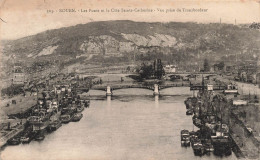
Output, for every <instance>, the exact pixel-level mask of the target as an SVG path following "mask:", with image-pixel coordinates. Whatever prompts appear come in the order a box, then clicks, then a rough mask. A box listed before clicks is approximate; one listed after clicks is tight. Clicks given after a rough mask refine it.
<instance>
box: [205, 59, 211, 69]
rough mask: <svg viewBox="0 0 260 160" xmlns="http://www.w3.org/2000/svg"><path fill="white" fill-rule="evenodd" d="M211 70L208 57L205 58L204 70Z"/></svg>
mask: <svg viewBox="0 0 260 160" xmlns="http://www.w3.org/2000/svg"><path fill="white" fill-rule="evenodd" d="M209 71H210V66H209V61H208V59H204V72H209Z"/></svg>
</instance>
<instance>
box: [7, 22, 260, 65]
mask: <svg viewBox="0 0 260 160" xmlns="http://www.w3.org/2000/svg"><path fill="white" fill-rule="evenodd" d="M2 47H3V54H4V56H5V57H7V59H10V57H14V56H13V55H15V58H16V59H17V60H22V61H23V62H25V61H26V62H27V65H29V64H31V65H33V64H34V63H35V62H37V63H38V62H43V61H47V62H48V64H49V63H51V64H53V63H58V64H59V65H63V66H64V65H65V66H66V65H69V64H73V63H76V62H81V63H94V62H97V63H100V62H102V63H106V62H107V63H115V62H122V61H132V60H133V59H134V57H135V60H141V61H143V60H152V59H153V58H158V57H159V58H161V59H163V60H166V61H168V62H169V63H179V62H181V63H182V64H186V63H190V62H193V63H195V61H202V60H203V59H204V58H209V59H210V61H219V60H220V59H223V57H224V58H225V60H226V61H233V60H234V57H235V55H236V54H237V56H238V58H239V59H245V58H246V59H248V60H250V59H255V58H256V56H258V54H259V49H260V32H259V30H256V29H250V28H245V27H240V26H235V25H229V24H197V23H178V22H170V23H146V22H133V21H101V22H91V23H87V24H79V25H76V26H72V27H66V28H60V29H55V30H48V31H45V32H42V33H39V34H36V35H33V36H29V37H24V38H21V39H17V40H13V41H8V42H5V43H4V46H2ZM134 55H135V56H134ZM62 57H63V58H62ZM7 63H8V61H7ZM9 63H10V61H9Z"/></svg>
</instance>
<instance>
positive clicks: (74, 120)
mask: <svg viewBox="0 0 260 160" xmlns="http://www.w3.org/2000/svg"><path fill="white" fill-rule="evenodd" d="M82 117H83V114H82V113H75V114H74V116H73V117H72V122H77V121H79V120H80V119H81V118H82Z"/></svg>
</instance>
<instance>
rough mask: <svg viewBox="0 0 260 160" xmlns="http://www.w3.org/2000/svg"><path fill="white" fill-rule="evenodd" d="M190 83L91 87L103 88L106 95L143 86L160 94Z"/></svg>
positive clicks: (92, 88) (187, 85) (84, 89)
mask: <svg viewBox="0 0 260 160" xmlns="http://www.w3.org/2000/svg"><path fill="white" fill-rule="evenodd" d="M189 86H190V84H189V83H174V84H162V85H158V84H150V85H145V84H110V85H94V86H92V87H91V88H90V89H91V90H101V91H105V92H106V95H112V92H113V91H114V90H119V89H127V88H142V89H148V90H152V91H153V92H154V94H155V95H158V94H159V90H162V89H165V88H172V87H189ZM77 90H80V91H86V90H88V88H77Z"/></svg>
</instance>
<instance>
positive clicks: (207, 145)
mask: <svg viewBox="0 0 260 160" xmlns="http://www.w3.org/2000/svg"><path fill="white" fill-rule="evenodd" d="M203 146H204V148H205V151H206V152H213V151H214V146H213V145H212V143H211V141H210V140H206V141H205V143H204V144H203Z"/></svg>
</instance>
